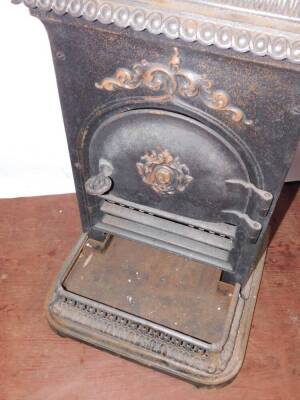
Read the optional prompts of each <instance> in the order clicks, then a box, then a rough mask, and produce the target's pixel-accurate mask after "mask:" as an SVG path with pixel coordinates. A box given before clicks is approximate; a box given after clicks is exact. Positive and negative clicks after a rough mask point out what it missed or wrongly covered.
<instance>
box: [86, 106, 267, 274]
mask: <svg viewBox="0 0 300 400" xmlns="http://www.w3.org/2000/svg"><path fill="white" fill-rule="evenodd" d="M88 154H89V178H88V179H87V180H86V183H85V187H86V191H87V193H88V194H90V195H93V196H98V197H100V198H101V199H102V200H101V204H100V213H99V221H98V222H97V225H98V227H99V228H100V229H102V230H105V231H107V232H111V233H115V234H120V235H123V236H126V237H131V238H133V239H136V240H141V241H144V242H148V243H151V244H154V245H158V246H159V247H164V248H167V249H168V250H171V251H176V252H179V253H181V254H183V255H186V256H188V257H190V258H194V259H201V260H202V261H206V262H209V263H211V264H214V265H217V266H220V267H221V268H223V269H225V270H226V269H227V270H231V269H232V266H231V265H230V262H229V254H230V252H231V251H232V249H233V247H234V242H235V239H236V236H237V230H238V228H240V230H241V231H243V232H244V233H245V235H246V236H248V237H249V239H250V240H256V239H257V237H258V235H259V232H260V230H261V228H262V226H261V223H260V222H259V220H258V221H257V220H256V219H254V218H255V217H257V216H259V215H260V214H262V213H263V212H264V210H267V209H268V208H269V205H270V202H271V200H272V195H270V194H269V193H267V192H264V191H263V190H261V189H258V188H257V187H256V185H255V184H256V182H251V180H250V176H251V174H252V176H253V173H252V172H251V171H250V170H251V166H249V165H246V164H247V163H246V162H245V161H244V160H243V159H242V156H241V152H239V148H238V145H237V143H234V142H233V141H230V140H228V137H226V138H225V137H224V136H222V135H221V134H220V133H219V132H217V131H216V130H213V129H212V128H210V127H208V126H207V125H204V124H203V123H200V122H199V121H197V120H195V119H193V118H191V117H187V116H183V115H181V114H179V113H173V112H170V111H164V110H157V109H139V110H132V111H125V112H121V113H118V114H114V115H113V116H111V117H109V118H107V119H106V120H105V121H104V122H103V123H102V124H101V125H100V126H99V127H98V128H97V129H96V131H95V132H94V133H93V135H92V138H91V141H90V145H89V152H88ZM249 167H250V168H249ZM258 200H259V201H258Z"/></svg>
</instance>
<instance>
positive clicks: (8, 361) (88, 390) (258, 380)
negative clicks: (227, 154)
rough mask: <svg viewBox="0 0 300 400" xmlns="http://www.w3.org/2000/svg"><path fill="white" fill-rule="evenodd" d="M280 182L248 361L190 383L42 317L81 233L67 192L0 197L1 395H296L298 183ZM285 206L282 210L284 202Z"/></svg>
mask: <svg viewBox="0 0 300 400" xmlns="http://www.w3.org/2000/svg"><path fill="white" fill-rule="evenodd" d="M298 188H299V184H288V185H286V186H285V189H284V192H283V195H282V196H281V200H280V204H279V207H278V208H277V212H276V215H275V218H274V222H275V225H276V224H278V222H280V221H281V225H280V227H279V228H278V230H277V231H276V233H275V234H274V236H273V239H272V242H271V245H270V249H269V252H268V256H267V260H266V267H265V272H264V276H263V281H262V285H261V289H260V293H259V298H258V303H257V306H256V311H255V315H254V321H253V326H252V330H251V333H250V340H249V344H248V350H247V353H246V360H245V364H244V366H243V368H242V370H241V372H240V374H239V375H238V377H237V378H236V380H234V381H233V383H231V384H230V385H229V386H226V387H225V388H220V389H214V390H212V389H210V390H208V389H197V388H195V387H194V386H193V385H191V384H189V383H186V382H183V381H180V380H178V379H176V378H173V377H170V376H167V375H165V374H163V373H160V372H157V371H153V370H151V369H149V368H146V367H142V366H140V365H138V364H135V363H133V362H130V361H127V360H123V359H121V358H119V357H117V356H115V355H111V354H109V353H106V352H104V351H99V350H97V349H94V348H92V347H89V346H87V345H85V344H82V343H78V342H76V341H74V340H71V339H67V338H61V337H59V336H58V335H56V334H55V333H54V332H53V331H52V330H51V329H50V328H49V326H48V324H47V321H46V318H45V311H44V302H45V297H46V294H47V292H48V289H49V286H50V284H51V282H52V281H53V280H54V278H55V276H56V274H57V273H58V271H59V270H60V268H61V265H62V262H63V260H64V259H65V257H66V256H67V254H68V253H69V251H70V250H71V248H72V247H73V246H74V244H75V243H76V241H77V239H78V237H79V234H80V225H79V218H78V214H77V206H76V200H75V196H74V195H63V196H49V197H39V198H28V199H16V200H1V201H0V215H1V225H0V243H1V253H0V269H1V272H0V294H1V300H2V301H1V305H0V319H1V327H0V355H1V358H0V383H1V385H0V400H41V399H43V400H64V399H68V400H69V399H72V400H82V399H84V400H94V399H97V400H99V399H100V400H102V399H105V400H115V399H118V400H120V399H121V400H127V399H128V400H129V399H130V400H141V399H143V400H152V399H153V400H154V399H155V400H157V399H162V398H163V399H164V400H167V399H172V400H183V399H189V400H202V399H205V400H221V399H222V400H235V399H236V400H240V399H243V400H254V399H263V400H281V399H282V400H298V399H299V396H300V395H299V393H300V290H299V287H300V268H299V266H300V223H299V221H300V192H299V191H298V193H297V195H296V191H297V189H298ZM287 207H289V210H288V212H287V214H286V215H285V216H284V218H283V219H282V217H283V211H284V210H285V209H286V208H287Z"/></svg>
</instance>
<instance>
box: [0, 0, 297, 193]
mask: <svg viewBox="0 0 300 400" xmlns="http://www.w3.org/2000/svg"><path fill="white" fill-rule="evenodd" d="M0 15H1V16H2V21H1V24H0V41H1V53H0V60H1V62H0V100H1V108H0V112H1V125H0V139H1V146H0V197H19V196H35V195H45V194H55V193H69V192H73V191H74V185H73V178H72V172H71V167H70V162H69V155H68V149H67V144H66V139H65V134H64V127H63V122H62V115H61V110H60V104H59V99H58V93H57V88H56V82H55V75H54V69H53V66H52V59H51V53H50V46H49V42H48V38H47V34H46V31H45V29H44V27H43V26H42V24H41V23H40V21H38V20H37V19H36V18H33V17H30V15H29V12H28V9H27V8H26V7H24V6H23V5H19V6H14V5H12V4H10V2H9V0H5V1H4V0H1V1H0ZM295 161H296V162H295V163H294V165H293V167H292V170H291V171H290V174H289V180H297V179H300V146H299V148H298V155H297V157H296V160H295Z"/></svg>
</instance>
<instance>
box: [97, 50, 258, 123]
mask: <svg viewBox="0 0 300 400" xmlns="http://www.w3.org/2000/svg"><path fill="white" fill-rule="evenodd" d="M180 64H181V60H180V56H179V51H178V49H177V48H176V47H174V54H173V55H172V57H171V59H170V61H169V63H168V64H167V65H163V64H157V63H149V62H148V61H146V60H142V61H141V62H140V63H138V64H134V65H133V67H132V69H131V70H130V69H127V68H118V69H117V70H116V72H115V74H114V76H112V77H108V78H104V79H103V80H102V81H101V82H96V84H95V86H96V88H97V89H101V90H108V91H115V90H118V89H122V88H123V89H127V90H134V89H137V88H139V87H145V88H147V89H150V90H152V91H154V92H163V95H162V96H161V98H160V100H168V99H170V98H172V97H174V96H180V97H184V98H189V97H196V96H199V98H200V99H201V100H202V102H203V103H204V104H205V105H206V106H207V107H209V108H211V109H214V110H219V111H226V112H230V113H231V118H232V120H233V121H235V122H240V121H242V122H244V124H246V125H251V124H252V121H249V120H248V119H247V118H246V116H245V114H244V112H243V111H242V110H241V109H240V108H238V107H236V106H234V105H233V104H232V103H231V99H230V96H229V95H228V94H227V93H226V92H225V91H224V90H213V88H212V86H213V83H212V81H211V80H209V79H208V78H207V76H206V75H204V74H202V75H200V74H197V73H195V72H192V71H189V70H186V69H183V68H181V65H180Z"/></svg>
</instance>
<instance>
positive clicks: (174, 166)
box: [136, 150, 193, 194]
mask: <svg viewBox="0 0 300 400" xmlns="http://www.w3.org/2000/svg"><path fill="white" fill-rule="evenodd" d="M136 167H137V170H138V172H139V174H140V175H141V176H142V177H143V181H144V182H145V183H146V184H147V185H149V186H151V188H152V189H153V190H154V191H155V192H157V193H162V194H174V193H176V192H183V191H184V190H185V189H186V187H187V186H188V185H189V184H190V183H191V182H192V180H193V177H192V176H190V171H189V168H188V167H187V166H186V165H185V164H182V163H181V162H180V160H179V158H178V157H173V156H172V154H171V153H170V152H169V150H162V151H161V152H160V153H158V152H157V151H155V150H152V151H151V152H147V153H146V154H145V155H143V156H142V157H141V160H140V162H138V163H137V164H136Z"/></svg>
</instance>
